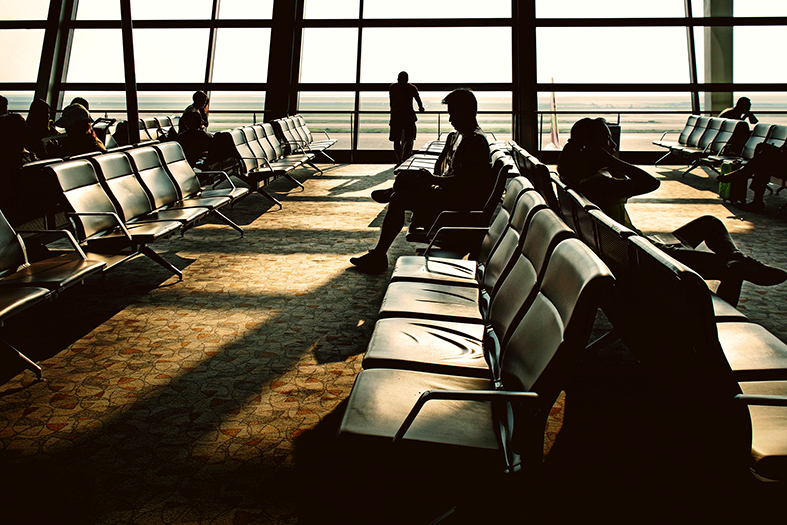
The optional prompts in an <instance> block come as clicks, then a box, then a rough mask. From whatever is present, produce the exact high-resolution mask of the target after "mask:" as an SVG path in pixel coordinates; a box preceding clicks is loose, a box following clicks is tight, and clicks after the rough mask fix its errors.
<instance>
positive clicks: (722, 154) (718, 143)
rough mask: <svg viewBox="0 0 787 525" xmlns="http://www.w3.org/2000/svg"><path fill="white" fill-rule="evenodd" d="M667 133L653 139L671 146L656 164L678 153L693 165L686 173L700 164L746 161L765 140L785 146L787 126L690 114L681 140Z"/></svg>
mask: <svg viewBox="0 0 787 525" xmlns="http://www.w3.org/2000/svg"><path fill="white" fill-rule="evenodd" d="M666 134H667V132H665V133H664V134H663V135H662V136H661V138H660V139H658V140H654V141H653V144H655V145H656V146H659V147H662V148H667V150H668V151H667V153H665V154H664V155H663V156H662V157H661V158H660V159H658V160H657V161H656V165H658V164H659V163H661V162H663V161H664V160H666V159H667V158H668V157H677V158H679V159H681V160H684V161H686V163H687V164H688V165H689V167H688V169H686V171H684V173H683V174H684V175H685V174H686V173H688V172H690V171H691V170H693V169H694V168H696V167H697V166H703V165H704V166H708V167H710V168H712V169H717V168H718V166H719V165H721V164H722V163H723V162H725V161H731V162H735V163H738V164H745V163H746V162H748V161H749V160H751V159H752V157H753V156H754V150H755V148H756V147H757V145H758V144H761V143H763V142H766V143H769V144H773V145H774V146H776V147H781V146H782V145H784V143H785V141H786V140H787V126H781V125H776V124H765V123H759V124H757V125H756V126H755V127H754V128H753V129H752V130H749V126H748V124H746V122H745V121H742V120H734V119H724V118H718V117H702V116H699V115H690V116H689V118H688V119H687V120H686V124H685V125H684V127H683V130H682V131H681V132H680V134H679V135H678V140H677V141H670V140H665V138H664V137H665V136H666Z"/></svg>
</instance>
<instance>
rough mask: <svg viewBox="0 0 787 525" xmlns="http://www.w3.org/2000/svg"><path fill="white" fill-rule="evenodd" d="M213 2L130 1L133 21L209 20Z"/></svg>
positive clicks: (191, 0) (172, 0) (193, 0)
mask: <svg viewBox="0 0 787 525" xmlns="http://www.w3.org/2000/svg"><path fill="white" fill-rule="evenodd" d="M212 8H213V0H166V1H164V2H162V1H161V0H131V18H133V19H134V20H204V19H210V17H211V10H212Z"/></svg>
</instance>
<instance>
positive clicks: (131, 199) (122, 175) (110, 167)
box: [90, 152, 153, 222]
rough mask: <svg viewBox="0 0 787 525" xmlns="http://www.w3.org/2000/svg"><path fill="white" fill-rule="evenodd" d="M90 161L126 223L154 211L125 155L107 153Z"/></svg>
mask: <svg viewBox="0 0 787 525" xmlns="http://www.w3.org/2000/svg"><path fill="white" fill-rule="evenodd" d="M90 161H91V162H92V163H93V165H94V166H95V168H96V172H97V173H98V177H99V180H101V183H102V185H103V186H104V189H105V190H106V192H107V195H109V198H110V199H112V201H113V202H114V204H115V207H116V208H117V210H118V211H119V212H120V218H121V219H122V220H123V221H124V222H129V221H131V220H133V219H135V218H136V217H140V216H143V215H146V214H148V213H150V212H151V211H153V203H152V202H151V201H150V198H149V197H148V193H147V192H146V191H145V188H144V187H143V186H142V182H141V181H140V180H139V178H138V177H137V174H136V172H135V171H134V167H133V166H132V165H131V161H130V160H129V158H128V157H127V156H126V155H125V154H124V153H120V152H118V153H107V154H105V155H101V156H99V157H94V158H92V159H90Z"/></svg>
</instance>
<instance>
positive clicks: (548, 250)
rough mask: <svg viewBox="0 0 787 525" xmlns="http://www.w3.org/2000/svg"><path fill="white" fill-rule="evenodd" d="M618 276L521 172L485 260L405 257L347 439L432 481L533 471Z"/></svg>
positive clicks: (342, 440) (488, 240) (356, 390)
mask: <svg viewBox="0 0 787 525" xmlns="http://www.w3.org/2000/svg"><path fill="white" fill-rule="evenodd" d="M613 282H614V278H613V277H612V274H611V272H610V271H609V270H608V268H607V267H606V265H605V264H604V263H603V262H602V261H601V260H600V259H599V258H598V256H597V255H595V254H594V253H593V252H592V250H590V249H589V248H588V247H587V246H586V245H585V244H584V243H583V242H581V241H580V240H579V239H577V238H576V236H575V235H574V234H573V232H571V230H570V229H569V228H568V227H567V226H566V225H565V224H564V223H563V221H562V220H561V219H560V218H559V217H558V215H557V214H556V213H555V212H554V211H553V210H551V209H549V207H548V206H547V205H546V202H545V200H544V199H543V198H542V197H541V196H540V195H539V194H538V192H536V191H535V189H534V188H533V186H532V185H531V184H530V183H529V181H527V180H526V179H525V178H523V177H514V178H512V179H510V181H509V183H508V186H507V190H506V193H505V197H504V199H503V201H502V204H501V206H500V208H499V210H498V212H497V213H496V214H495V215H494V218H493V220H492V223H491V225H490V227H489V228H488V230H487V231H486V234H485V236H484V239H483V242H482V249H481V256H480V258H479V260H478V262H477V263H476V262H473V261H469V260H466V259H450V258H440V257H434V256H432V255H427V256H412V257H404V258H400V259H399V260H398V261H397V264H396V266H395V268H394V271H393V275H392V279H391V282H390V284H389V285H388V289H387V292H386V295H385V298H384V300H383V303H382V305H381V308H380V313H379V319H378V321H377V323H376V325H375V328H374V332H373V334H372V337H371V340H370V342H369V347H368V349H367V352H366V354H365V357H364V360H363V370H362V371H361V372H360V373H359V374H358V376H357V378H356V381H355V384H354V385H353V389H352V392H351V393H350V396H349V399H348V403H347V407H346V411H345V413H344V416H343V419H342V422H341V425H340V428H339V434H338V440H339V444H340V446H341V447H346V449H347V450H348V451H350V452H351V453H353V454H361V455H362V456H363V457H364V458H368V457H369V456H368V455H367V454H368V453H370V451H373V452H371V453H374V454H375V455H374V456H372V457H374V458H375V460H374V464H375V465H380V464H381V463H382V462H384V461H385V460H384V458H385V457H393V458H395V459H394V461H393V463H394V464H400V465H406V466H407V467H406V468H405V470H407V468H411V467H412V468H418V469H429V474H424V475H423V477H424V478H428V477H430V476H437V475H439V474H445V473H446V472H449V471H450V472H451V473H452V475H454V476H458V477H456V478H455V479H457V480H459V479H461V480H466V479H468V478H472V479H478V478H476V477H475V476H474V474H478V473H485V474H486V475H487V476H488V477H486V478H483V479H489V480H491V479H493V478H494V476H496V475H499V474H502V473H507V474H513V473H517V472H520V471H526V472H529V473H532V471H533V469H537V468H538V465H540V464H541V461H542V454H543V435H544V426H545V424H546V419H547V417H548V415H549V413H550V410H551V408H552V405H553V404H554V402H555V400H556V398H557V396H558V395H559V393H560V391H561V390H562V388H563V387H564V386H565V383H566V380H567V377H568V374H569V370H570V367H571V364H572V363H574V362H576V360H577V359H578V358H579V357H580V356H581V355H582V354H583V351H584V348H585V346H586V342H587V340H588V338H589V334H590V330H591V328H592V326H593V323H594V319H595V315H596V311H597V309H598V306H599V304H600V303H601V299H602V297H603V296H604V295H605V294H606V293H607V292H608V291H609V290H610V288H611V286H612V283H613ZM408 474H409V475H410V476H412V472H409V473H408ZM377 475H380V472H377ZM405 479H406V478H405ZM457 489H458V490H457V492H456V493H455V497H456V499H457V501H459V502H461V501H464V500H465V498H467V497H468V495H463V494H462V492H463V490H462V483H461V482H459V484H458V487H457ZM471 499H472V498H471Z"/></svg>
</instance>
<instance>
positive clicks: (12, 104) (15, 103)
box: [3, 91, 34, 114]
mask: <svg viewBox="0 0 787 525" xmlns="http://www.w3.org/2000/svg"><path fill="white" fill-rule="evenodd" d="M3 96H4V97H5V98H7V99H8V110H9V111H15V112H19V113H23V114H24V113H25V112H26V111H27V110H28V108H30V103H31V102H32V101H33V96H34V93H33V92H32V91H3Z"/></svg>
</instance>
